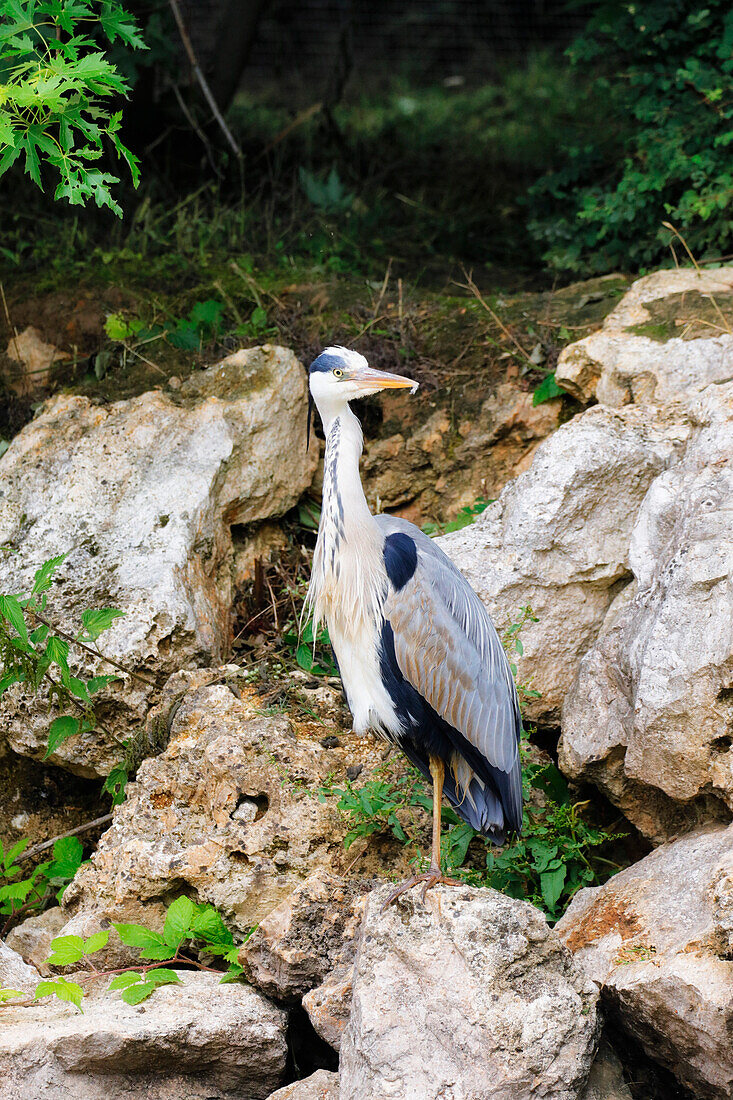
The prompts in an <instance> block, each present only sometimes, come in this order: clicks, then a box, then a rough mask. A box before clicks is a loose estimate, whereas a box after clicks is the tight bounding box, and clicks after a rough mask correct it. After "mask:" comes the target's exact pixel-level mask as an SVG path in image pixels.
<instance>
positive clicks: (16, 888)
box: [0, 836, 83, 938]
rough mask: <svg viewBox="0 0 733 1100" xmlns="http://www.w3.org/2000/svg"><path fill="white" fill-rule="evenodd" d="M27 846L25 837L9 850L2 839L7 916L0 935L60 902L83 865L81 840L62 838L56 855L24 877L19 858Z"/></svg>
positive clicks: (2, 902) (0, 885) (0, 874)
mask: <svg viewBox="0 0 733 1100" xmlns="http://www.w3.org/2000/svg"><path fill="white" fill-rule="evenodd" d="M27 847H28V840H27V839H23V840H19V841H17V843H15V844H13V846H12V847H11V848H9V849H8V850H7V852H6V851H5V849H4V847H3V844H2V841H0V917H2V918H3V926H2V930H1V931H0V938H2V937H3V936H5V935H6V934H7V933H8V932H9V931H10V929H11V928H12V927H13V925H15V924H17V923H18V921H19V920H21V919H22V918H24V917H27V916H33V915H35V914H37V913H41V912H43V910H44V909H47V908H48V906H49V905H50V904H51V903H52V902H53V901H54V900H55V901H56V902H60V901H61V898H62V896H63V893H64V890H65V889H66V887H67V886H68V884H69V883H70V882H71V880H72V878H73V877H74V875H75V874H76V872H77V871H78V870H79V868H80V867H81V863H82V858H83V848H82V845H81V842H80V841H79V840H77V838H76V837H74V836H69V837H61V838H60V839H59V840H57V841H56V843H55V844H54V846H53V849H52V851H53V856H52V858H51V859H50V860H48V861H47V862H45V863H39V864H38V865H37V866H36V867H34V868H33V870H32V871H31V873H30V874H29V875H28V876H27V877H25V878H23V877H22V875H23V869H22V867H21V866H20V863H18V860H19V859H20V857H21V856H22V854H23V852H24V851H25V849H26V848H27Z"/></svg>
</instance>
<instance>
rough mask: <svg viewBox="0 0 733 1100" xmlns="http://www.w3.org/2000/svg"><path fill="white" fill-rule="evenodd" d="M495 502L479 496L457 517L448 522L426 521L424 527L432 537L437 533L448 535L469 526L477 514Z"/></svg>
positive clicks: (462, 509)
mask: <svg viewBox="0 0 733 1100" xmlns="http://www.w3.org/2000/svg"><path fill="white" fill-rule="evenodd" d="M493 503H494V501H493V500H487V499H486V497H477V498H476V500H475V501H474V503H473V504H467V505H466V506H465V507H464V508H461V509H460V510H459V512H458V515H457V516H456V518H455V519H452V520H450V521H449V522H448V523H424V524H423V528H422V529H423V531H424V532H425V534H426V535H430V537H431V538H434V537H435V536H436V535H447V534H449V533H450V532H451V531H462V530H463V528H464V527H468V526H469V524H471V523H473V521H474V520H475V519H476V516H480V515H481V513H482V512H485V511H486V509H487V508H488V507H489V505H490V504H493Z"/></svg>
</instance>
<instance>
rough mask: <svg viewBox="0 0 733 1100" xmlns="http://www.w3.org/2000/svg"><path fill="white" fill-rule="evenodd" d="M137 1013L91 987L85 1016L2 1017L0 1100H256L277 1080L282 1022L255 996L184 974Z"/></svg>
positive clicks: (35, 1012) (53, 1006) (44, 1008)
mask: <svg viewBox="0 0 733 1100" xmlns="http://www.w3.org/2000/svg"><path fill="white" fill-rule="evenodd" d="M180 976H181V980H182V982H183V984H182V985H170V986H163V987H161V988H160V989H158V990H156V992H155V993H154V994H153V996H152V997H151V998H150V999H149V1000H148V1001H146V1002H145V1003H144V1004H143V1005H139V1006H132V1005H127V1004H125V1003H124V1001H122V1000H121V998H120V995H119V993H106V992H105V989H106V986H107V985H108V984H109V979H105V980H104V981H102V982H100V983H99V984H98V985H97V986H95V985H94V984H91V985H90V986H89V988H90V995H89V996H88V997H87V998H86V999H85V1001H84V1013H83V1014H82V1013H80V1012H78V1011H77V1010H76V1008H74V1007H73V1006H72V1005H69V1004H62V1003H61V1002H60V1001H56V1000H49V1001H43V1002H40V1003H39V1004H38V1005H37V1006H32V1007H29V1008H16V1009H12V1008H5V1009H3V1018H2V1022H3V1026H2V1028H0V1098H2V1100H28V1098H29V1097H35V1096H38V1097H40V1096H49V1097H51V1096H58V1097H61V1096H64V1097H66V1096H73V1097H75V1098H76V1100H147V1098H148V1097H151V1096H154V1097H155V1098H156V1100H179V1098H180V1097H183V1096H185V1097H186V1100H229V1098H231V1100H260V1098H264V1097H267V1096H269V1095H270V1094H271V1093H272V1091H273V1089H274V1088H276V1087H277V1085H278V1083H279V1082H280V1081H281V1080H282V1076H283V1072H284V1069H285V1058H286V1043H285V1029H286V1023H287V1016H286V1014H285V1013H284V1012H282V1011H281V1010H280V1009H278V1008H275V1007H274V1006H273V1005H271V1004H270V1003H269V1002H268V1001H267V1000H266V999H265V998H264V997H263V996H262V995H261V994H259V993H257V991H256V990H254V989H250V988H248V987H247V986H243V985H241V984H230V985H221V984H220V983H219V980H218V978H217V977H216V975H214V974H202V973H196V974H191V973H182V974H181V975H180Z"/></svg>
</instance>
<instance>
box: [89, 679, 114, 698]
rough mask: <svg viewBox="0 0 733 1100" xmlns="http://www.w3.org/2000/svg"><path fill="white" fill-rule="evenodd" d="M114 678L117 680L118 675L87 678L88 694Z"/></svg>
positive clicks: (100, 688)
mask: <svg viewBox="0 0 733 1100" xmlns="http://www.w3.org/2000/svg"><path fill="white" fill-rule="evenodd" d="M115 680H119V676H92V677H91V679H90V680H87V691H88V692H89V694H90V695H94V694H96V692H98V691H101V690H102V688H105V687H106V686H107V684H111V683H113V682H114V681H115Z"/></svg>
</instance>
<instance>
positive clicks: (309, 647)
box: [282, 619, 338, 676]
mask: <svg viewBox="0 0 733 1100" xmlns="http://www.w3.org/2000/svg"><path fill="white" fill-rule="evenodd" d="M282 640H283V641H284V642H285V645H287V646H288V647H289V648H290V650H291V651H292V652H294V654H295V660H296V662H297V663H298V665H299V667H300V668H302V669H303V670H304V671H305V672H311V673H312V674H313V675H314V676H338V669H337V667H336V663H335V661H334V659H333V650H332V649H331V639H330V638H329V636H328V627H326V626H322V627H321V628H320V630H319V631H318V633H317V634H316V635H315V637H314V636H313V620H312V619H308V621H307V622H306V624H305V626H304V627H303V629H302V630H301V631H300V633H298V631H297V630H296V629H295V626H294V624H293V623H292V622H289V623H287V624H286V626H285V629H284V631H283V636H282Z"/></svg>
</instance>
